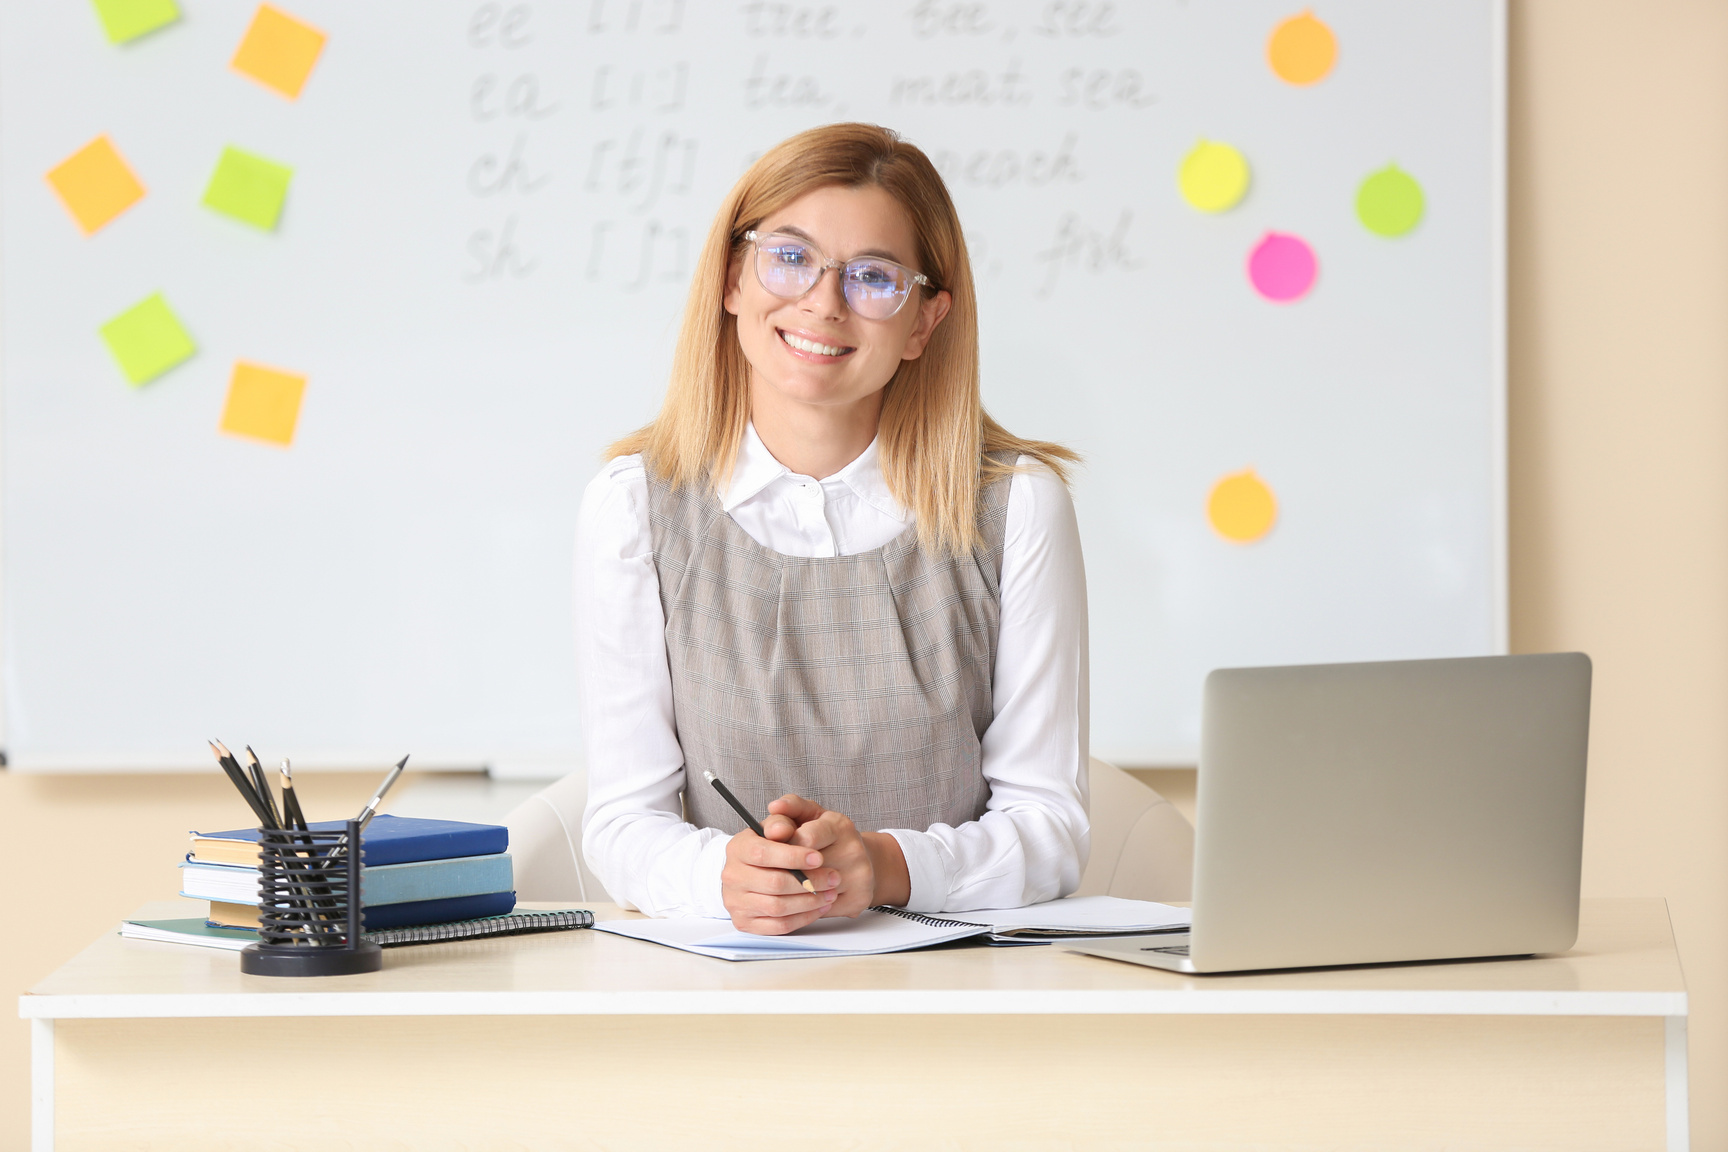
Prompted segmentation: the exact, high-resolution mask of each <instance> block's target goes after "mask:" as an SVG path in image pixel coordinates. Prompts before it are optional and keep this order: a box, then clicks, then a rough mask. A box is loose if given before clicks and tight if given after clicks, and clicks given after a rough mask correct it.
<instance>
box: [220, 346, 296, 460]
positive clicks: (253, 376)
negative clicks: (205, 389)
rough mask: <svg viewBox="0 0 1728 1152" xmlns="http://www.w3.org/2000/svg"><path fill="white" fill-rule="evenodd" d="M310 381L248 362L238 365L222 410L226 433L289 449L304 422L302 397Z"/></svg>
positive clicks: (240, 362) (221, 426)
mask: <svg viewBox="0 0 1728 1152" xmlns="http://www.w3.org/2000/svg"><path fill="white" fill-rule="evenodd" d="M305 391H306V377H304V376H296V375H295V374H294V373H292V372H284V371H282V370H281V369H280V368H266V367H265V366H264V365H262V364H249V363H247V362H246V361H244V360H241V361H239V362H237V363H236V364H235V365H234V375H233V376H231V377H229V380H228V402H227V403H226V404H224V405H223V406H222V423H221V424H220V425H219V427H220V428H221V430H222V431H224V432H227V433H229V434H230V435H233V436H247V437H250V438H251V439H253V440H264V441H267V442H269V443H271V444H280V445H282V447H284V448H286V447H288V445H290V444H292V443H293V442H294V426H295V425H296V424H298V423H299V422H300V397H301V396H302V395H304V394H305Z"/></svg>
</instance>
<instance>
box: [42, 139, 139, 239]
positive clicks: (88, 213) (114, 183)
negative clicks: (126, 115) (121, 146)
mask: <svg viewBox="0 0 1728 1152" xmlns="http://www.w3.org/2000/svg"><path fill="white" fill-rule="evenodd" d="M48 183H49V184H50V185H52V186H53V188H54V191H55V192H56V193H58V194H59V196H60V203H62V204H64V205H66V211H68V212H70V213H72V219H74V220H76V221H77V222H78V227H79V228H81V229H83V230H84V235H86V236H89V235H90V234H91V233H93V232H95V231H96V230H97V229H98V228H100V227H102V226H103V225H104V224H106V223H108V221H110V220H112V219H114V217H116V216H118V215H120V213H122V212H124V211H126V209H128V208H130V207H132V205H134V204H136V203H138V201H140V200H142V199H143V198H144V185H142V184H140V183H139V182H138V177H136V176H134V175H133V174H132V169H130V168H128V167H127V166H126V161H124V160H122V159H121V158H120V153H119V152H117V151H116V150H115V148H114V142H113V141H112V140H109V139H108V137H106V136H98V137H96V139H94V140H92V141H90V143H88V144H86V145H84V147H82V148H80V149H78V151H76V152H74V153H72V155H70V156H68V157H67V158H66V159H64V160H62V161H61V162H60V163H59V164H58V165H56V166H55V167H53V168H50V169H49V170H48Z"/></svg>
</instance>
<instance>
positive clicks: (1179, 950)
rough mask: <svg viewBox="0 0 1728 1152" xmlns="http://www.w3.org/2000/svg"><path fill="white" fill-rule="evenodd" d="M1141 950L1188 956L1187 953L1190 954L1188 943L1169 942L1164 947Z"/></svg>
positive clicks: (1143, 949)
mask: <svg viewBox="0 0 1728 1152" xmlns="http://www.w3.org/2000/svg"><path fill="white" fill-rule="evenodd" d="M1140 951H1142V952H1162V953H1164V955H1166V956H1186V955H1188V945H1186V944H1168V945H1165V946H1164V947H1162V948H1142V949H1140Z"/></svg>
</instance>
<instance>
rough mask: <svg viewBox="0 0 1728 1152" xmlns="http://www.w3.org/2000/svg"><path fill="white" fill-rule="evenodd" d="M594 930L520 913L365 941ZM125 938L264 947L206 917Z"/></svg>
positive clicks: (128, 925) (128, 927)
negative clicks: (205, 919)
mask: <svg viewBox="0 0 1728 1152" xmlns="http://www.w3.org/2000/svg"><path fill="white" fill-rule="evenodd" d="M593 926H594V913H592V912H590V911H588V910H587V909H586V908H562V909H556V910H546V909H527V908H520V909H518V910H517V911H515V912H512V913H510V914H508V915H505V916H486V917H483V918H481V919H478V920H457V921H455V922H453V923H450V924H425V925H421V926H418V927H410V928H385V929H382V930H380V931H377V932H367V933H366V934H365V938H366V939H367V940H370V941H371V942H372V943H374V944H377V945H380V946H382V947H385V948H394V947H396V946H397V945H399V944H438V943H441V942H443V941H445V940H471V939H476V938H479V937H487V936H521V935H525V934H527V933H529V932H563V931H566V930H568V929H571V928H592V927H593ZM120 935H122V936H125V937H127V938H129V939H132V940H157V941H161V942H162V943H165V944H193V945H197V946H198V947H201V948H222V949H226V950H228V951H231V952H238V951H240V950H241V949H242V948H245V947H246V945H248V944H256V943H257V942H258V933H257V931H256V930H255V929H251V928H222V927H217V926H216V925H213V924H208V923H206V922H205V921H204V920H203V918H201V917H200V918H198V919H195V920H127V921H125V922H124V923H122V924H121V925H120Z"/></svg>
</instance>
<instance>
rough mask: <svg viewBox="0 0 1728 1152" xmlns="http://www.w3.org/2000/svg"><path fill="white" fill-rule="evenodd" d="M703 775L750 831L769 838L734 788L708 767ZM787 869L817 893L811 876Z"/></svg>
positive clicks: (811, 891) (801, 883) (806, 886)
mask: <svg viewBox="0 0 1728 1152" xmlns="http://www.w3.org/2000/svg"><path fill="white" fill-rule="evenodd" d="M702 776H703V778H704V779H705V780H707V781H708V783H710V784H712V785H714V791H716V792H718V793H720V796H721V798H722V799H723V800H725V801H726V803H728V804H730V805H732V811H734V812H736V813H738V815H740V816H742V817H744V823H746V824H748V825H750V831H752V832H754V833H756V835H758V836H762V837H763V839H767V837H766V836H764V835H763V832H762V825H761V823H759V822H758V821H757V819H756V817H754V816H752V815H750V812H749V810H748V809H746V808H745V807H744V805H742V804H740V803H738V797H736V796H734V795H732V789H730V788H728V787H726V784H725V782H724V781H722V780H721V779H720V777H718V776H716V775H714V773H712V772H710V771H708V770H707V769H703V771H702ZM787 871H789V872H791V873H792V875H794V876H796V877H797V878H798V883H799V884H800V885H801V886H803V888H804V891H806V892H808V893H810V894H811V895H812V896H814V895H815V894H816V885H814V884H812V883H810V877H808V876H806V875H804V873H803V872H802V871H800V870H799V869H797V868H789V869H787Z"/></svg>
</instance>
